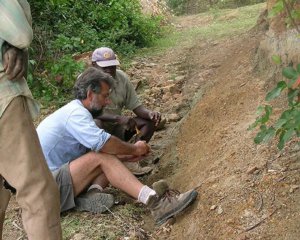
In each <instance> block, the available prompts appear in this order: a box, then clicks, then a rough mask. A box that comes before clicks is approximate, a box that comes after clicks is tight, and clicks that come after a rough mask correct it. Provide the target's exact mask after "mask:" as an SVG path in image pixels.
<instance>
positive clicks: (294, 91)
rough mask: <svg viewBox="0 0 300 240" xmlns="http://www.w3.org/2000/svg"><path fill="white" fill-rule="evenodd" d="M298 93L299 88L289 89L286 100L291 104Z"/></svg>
mask: <svg viewBox="0 0 300 240" xmlns="http://www.w3.org/2000/svg"><path fill="white" fill-rule="evenodd" d="M298 94H299V89H289V92H288V102H289V104H290V105H292V104H293V103H294V98H295V97H298ZM296 100H297V99H296Z"/></svg>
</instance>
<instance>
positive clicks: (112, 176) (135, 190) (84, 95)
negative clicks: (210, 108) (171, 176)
mask: <svg viewBox="0 0 300 240" xmlns="http://www.w3.org/2000/svg"><path fill="white" fill-rule="evenodd" d="M112 81H113V80H112V78H111V77H110V76H109V75H107V74H106V73H104V72H102V71H101V70H99V69H96V68H93V67H91V68H88V69H87V70H86V71H85V72H83V73H82V74H81V76H80V77H79V78H78V79H77V81H76V83H75V87H74V92H75V97H76V99H75V100H73V101H71V102H70V103H68V104H67V105H65V106H63V107H62V108H60V109H58V110H57V111H55V112H54V113H53V114H51V115H49V116H48V117H47V118H46V119H45V120H44V121H42V122H41V123H40V125H39V126H38V128H37V132H38V135H39V139H40V142H41V146H42V149H43V152H44V155H45V158H46V161H47V164H48V166H49V168H50V170H51V171H52V174H53V177H54V178H55V180H56V182H57V184H58V186H59V189H60V201H61V211H66V210H68V209H71V208H74V207H76V208H77V209H79V210H84V211H91V212H95V213H101V212H104V211H105V210H107V209H108V208H110V207H112V205H113V204H114V198H113V196H112V195H110V194H106V193H103V188H105V187H106V186H107V185H108V183H110V184H111V185H112V186H114V187H116V188H118V189H120V190H122V191H124V192H126V193H127V194H129V195H130V196H132V197H134V198H135V199H137V200H138V201H140V202H142V203H144V204H145V205H147V206H148V207H149V208H150V210H151V212H152V214H153V216H154V218H155V220H156V222H157V223H158V224H161V223H163V222H165V221H166V220H167V219H168V218H170V217H172V216H174V215H176V214H177V213H179V212H181V211H182V210H183V209H185V208H186V207H187V206H188V205H189V204H190V203H192V202H193V201H194V200H195V199H196V197H197V192H196V191H195V190H190V191H188V192H185V193H183V194H177V195H172V194H171V195H170V194H168V193H169V189H168V187H165V188H163V189H164V190H163V191H161V192H159V193H157V192H156V191H155V190H154V189H151V188H150V187H148V186H146V185H144V184H142V183H141V182H140V181H139V180H138V179H137V178H136V177H135V176H134V175H133V174H132V173H131V172H130V171H129V170H128V169H127V168H126V167H125V166H124V164H123V163H122V161H138V160H140V159H141V157H142V156H144V155H146V154H147V153H148V152H149V151H150V148H149V146H148V145H147V143H146V142H144V141H138V142H136V143H135V144H130V143H127V142H124V141H122V140H120V139H119V138H117V137H114V136H112V135H110V134H108V133H107V132H105V131H104V130H103V129H100V128H98V127H97V126H96V124H95V122H94V120H93V117H94V116H98V115H99V114H100V113H101V111H102V110H103V108H104V107H105V106H106V105H107V104H109V101H110V100H109V93H110V87H111V86H112ZM159 184H162V185H165V182H160V183H157V185H159ZM154 186H155V184H154ZM160 189H161V187H160ZM166 194H167V195H168V198H165V195H166Z"/></svg>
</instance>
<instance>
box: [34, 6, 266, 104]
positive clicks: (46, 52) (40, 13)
mask: <svg viewBox="0 0 300 240" xmlns="http://www.w3.org/2000/svg"><path fill="white" fill-rule="evenodd" d="M29 2H30V5H31V11H32V17H33V28H34V33H35V38H34V42H33V44H32V47H31V49H30V53H31V55H30V56H31V59H32V60H30V74H29V76H28V82H29V85H30V88H31V89H32V91H33V95H34V96H35V97H36V98H37V99H38V100H39V101H40V102H41V103H42V104H43V105H44V106H45V107H47V106H48V105H49V104H50V103H51V104H52V105H53V104H55V105H57V106H61V105H63V104H64V103H66V101H68V100H69V99H70V96H71V92H72V86H73V83H74V79H75V78H76V76H77V75H78V74H79V73H80V72H81V71H82V70H83V69H84V67H85V64H84V63H83V62H78V61H76V60H75V58H76V56H77V55H80V54H82V53H85V52H90V51H93V50H94V49H95V48H97V47H100V46H108V47H111V48H113V49H114V50H115V51H116V52H117V53H118V55H119V57H120V58H121V59H122V58H123V57H125V56H126V58H127V59H128V58H130V57H131V56H132V55H133V54H134V53H135V52H136V50H137V49H141V48H144V47H149V46H151V45H152V44H153V43H154V42H155V41H156V40H157V39H159V38H160V37H162V36H163V35H164V34H167V33H168V32H169V31H168V29H169V28H170V26H168V21H167V15H168V14H164V15H162V14H161V15H158V14H155V15H153V14H149V13H148V14H145V13H143V11H142V6H141V3H140V1H139V0H101V1H100V0H86V1H77V0H50V1H46V0H39V1H33V0H29ZM157 2H158V5H162V4H164V5H167V6H168V7H169V10H170V11H173V13H175V14H190V13H192V12H193V13H195V12H197V13H199V12H203V11H207V10H210V9H219V8H235V7H240V6H244V5H248V4H254V3H258V2H263V1H262V0H203V1H200V0H167V1H166V2H165V3H162V2H161V1H157ZM195 6H196V8H195ZM166 11H168V10H166ZM166 11H165V12H166Z"/></svg>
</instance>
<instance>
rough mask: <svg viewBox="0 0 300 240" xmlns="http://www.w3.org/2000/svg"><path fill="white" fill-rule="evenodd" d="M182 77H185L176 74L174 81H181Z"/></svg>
mask: <svg viewBox="0 0 300 240" xmlns="http://www.w3.org/2000/svg"><path fill="white" fill-rule="evenodd" d="M184 78H185V76H177V77H175V81H176V82H181V81H183V80H184Z"/></svg>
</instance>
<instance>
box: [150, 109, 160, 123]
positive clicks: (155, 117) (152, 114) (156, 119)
mask: <svg viewBox="0 0 300 240" xmlns="http://www.w3.org/2000/svg"><path fill="white" fill-rule="evenodd" d="M149 118H150V119H151V121H153V122H154V123H155V126H158V124H159V123H160V121H161V114H160V112H150V113H149Z"/></svg>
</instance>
